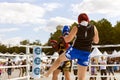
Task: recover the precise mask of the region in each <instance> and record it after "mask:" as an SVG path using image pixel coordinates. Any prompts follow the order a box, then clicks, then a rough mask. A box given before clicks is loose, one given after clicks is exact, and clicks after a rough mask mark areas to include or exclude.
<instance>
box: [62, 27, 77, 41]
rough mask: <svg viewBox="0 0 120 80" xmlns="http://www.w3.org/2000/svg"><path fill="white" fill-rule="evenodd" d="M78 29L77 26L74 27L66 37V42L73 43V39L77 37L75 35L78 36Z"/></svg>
mask: <svg viewBox="0 0 120 80" xmlns="http://www.w3.org/2000/svg"><path fill="white" fill-rule="evenodd" d="M77 29H78V28H77V27H76V26H74V27H73V28H72V30H71V31H70V33H69V35H68V36H66V37H64V40H65V42H70V41H72V39H73V38H74V37H75V35H76V33H77Z"/></svg>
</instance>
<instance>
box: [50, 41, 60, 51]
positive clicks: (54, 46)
mask: <svg viewBox="0 0 120 80" xmlns="http://www.w3.org/2000/svg"><path fill="white" fill-rule="evenodd" d="M50 45H51V46H52V48H53V49H55V50H56V51H58V43H57V41H56V40H50Z"/></svg>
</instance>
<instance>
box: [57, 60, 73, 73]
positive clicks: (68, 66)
mask: <svg viewBox="0 0 120 80" xmlns="http://www.w3.org/2000/svg"><path fill="white" fill-rule="evenodd" d="M71 67H72V61H65V62H63V64H62V66H59V67H58V69H59V70H61V71H63V72H64V71H69V72H71Z"/></svg>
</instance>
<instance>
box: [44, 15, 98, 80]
mask: <svg viewBox="0 0 120 80" xmlns="http://www.w3.org/2000/svg"><path fill="white" fill-rule="evenodd" d="M74 38H75V39H74ZM73 39H74V41H73V45H72V46H70V47H69V48H68V49H67V51H66V52H64V53H63V54H61V55H60V56H59V58H58V59H57V60H56V61H55V62H54V63H53V65H52V66H51V68H50V69H49V70H48V72H47V73H46V74H45V75H44V76H46V77H48V76H49V75H50V74H51V73H52V72H53V71H54V70H56V69H57V67H59V65H60V64H61V63H62V62H63V61H66V60H73V59H77V60H78V62H77V63H78V72H77V74H78V80H86V71H87V66H88V65H89V55H90V52H91V47H92V43H95V44H97V43H98V42H99V36H98V30H97V28H96V27H95V26H94V25H91V24H90V23H89V18H88V16H87V14H86V13H81V14H80V15H79V16H78V25H77V26H73V28H72V30H71V31H70V33H69V35H68V36H67V37H63V40H64V42H65V43H68V42H71V41H72V40H73Z"/></svg>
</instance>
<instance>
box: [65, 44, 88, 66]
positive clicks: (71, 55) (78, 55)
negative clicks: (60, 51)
mask: <svg viewBox="0 0 120 80" xmlns="http://www.w3.org/2000/svg"><path fill="white" fill-rule="evenodd" d="M89 55H90V52H88V51H83V50H78V49H76V48H73V47H72V46H71V47H69V48H68V49H67V51H66V54H65V56H66V57H67V58H68V59H70V60H73V59H77V63H78V64H79V65H81V66H88V65H89Z"/></svg>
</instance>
